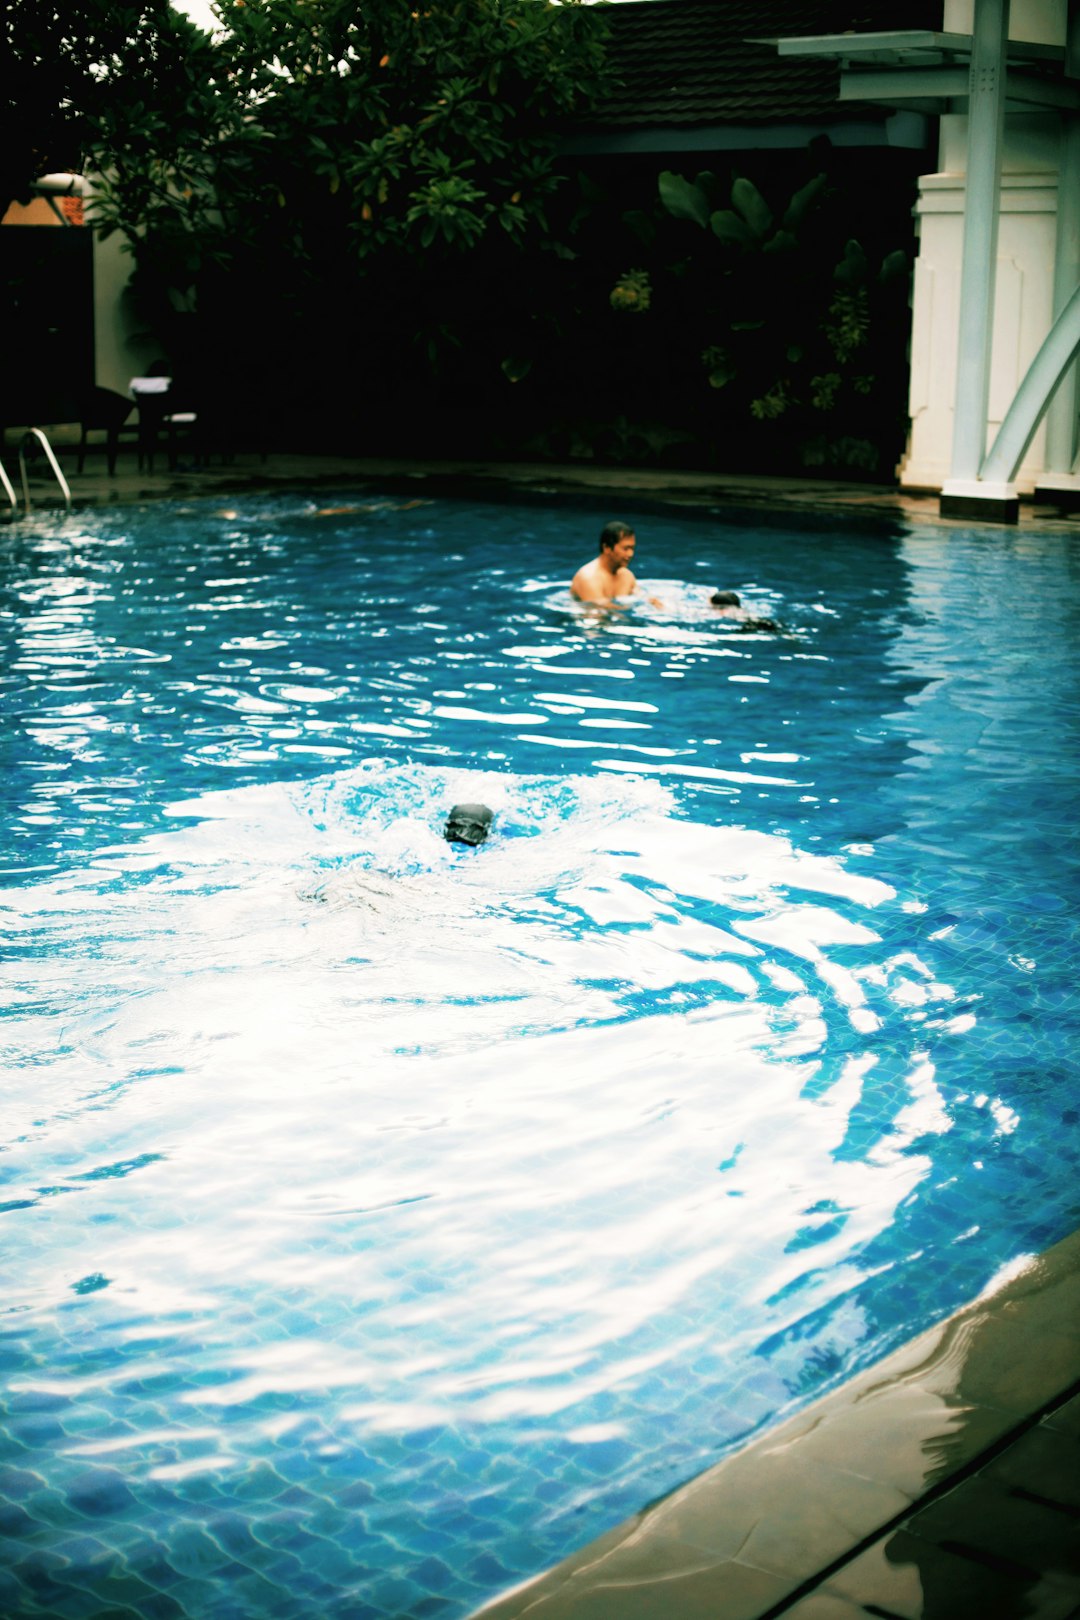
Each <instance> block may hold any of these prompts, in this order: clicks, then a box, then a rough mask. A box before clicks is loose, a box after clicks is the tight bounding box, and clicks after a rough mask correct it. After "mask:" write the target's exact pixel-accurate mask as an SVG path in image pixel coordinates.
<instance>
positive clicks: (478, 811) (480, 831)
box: [443, 804, 493, 844]
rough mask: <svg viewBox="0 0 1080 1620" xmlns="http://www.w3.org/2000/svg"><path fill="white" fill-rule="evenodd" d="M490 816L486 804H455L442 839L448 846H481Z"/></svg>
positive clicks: (486, 833) (489, 825) (486, 832)
mask: <svg viewBox="0 0 1080 1620" xmlns="http://www.w3.org/2000/svg"><path fill="white" fill-rule="evenodd" d="M492 815H493V812H492V811H491V810H489V809H488V807H487V805H486V804H455V805H454V808H453V809H452V810H451V812H450V815H449V816H448V818H447V822H446V828H445V831H444V832H443V837H444V838H445V839H446V841H447V843H448V844H482V843H483V842H484V839H485V838H486V837H487V835H488V831H489V829H490V827H491V820H492Z"/></svg>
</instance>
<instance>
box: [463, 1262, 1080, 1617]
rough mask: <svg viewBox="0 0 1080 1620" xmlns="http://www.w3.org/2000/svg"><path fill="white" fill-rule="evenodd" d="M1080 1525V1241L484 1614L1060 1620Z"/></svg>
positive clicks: (1076, 1572)
mask: <svg viewBox="0 0 1080 1620" xmlns="http://www.w3.org/2000/svg"><path fill="white" fill-rule="evenodd" d="M1070 1482H1071V1483H1070ZM1077 1519H1080V1230H1078V1231H1076V1232H1073V1233H1072V1234H1070V1235H1069V1236H1067V1237H1065V1238H1064V1239H1062V1240H1061V1241H1060V1242H1058V1243H1056V1244H1054V1245H1053V1246H1052V1247H1051V1248H1049V1249H1047V1250H1046V1251H1045V1252H1044V1253H1042V1254H1040V1255H1035V1256H1026V1257H1024V1258H1022V1259H1021V1260H1018V1261H1016V1262H1014V1263H1013V1264H1012V1265H1011V1266H1009V1267H1006V1268H1005V1269H1004V1270H1003V1271H1002V1272H1001V1273H999V1275H998V1277H997V1278H995V1279H994V1280H993V1281H992V1282H991V1283H990V1284H989V1285H988V1287H987V1288H986V1289H985V1290H984V1291H983V1293H982V1294H980V1295H979V1296H978V1297H977V1298H976V1299H974V1300H973V1301H971V1302H970V1303H969V1304H968V1305H966V1306H964V1307H963V1308H962V1309H960V1310H959V1311H956V1312H954V1313H953V1314H952V1315H951V1316H949V1317H947V1318H946V1319H945V1320H944V1321H942V1322H940V1323H939V1324H938V1325H937V1326H935V1327H932V1328H929V1329H927V1330H926V1331H925V1332H922V1333H920V1334H918V1335H917V1336H916V1337H915V1338H913V1339H911V1340H910V1341H908V1343H906V1344H904V1345H903V1346H902V1347H901V1348H900V1349H898V1350H895V1351H893V1352H892V1353H891V1354H889V1355H887V1356H885V1357H884V1358H883V1359H882V1360H880V1361H878V1362H876V1363H875V1364H874V1365H873V1366H871V1367H869V1368H867V1369H865V1370H864V1371H863V1372H860V1373H859V1374H857V1375H856V1376H855V1377H853V1378H851V1379H850V1380H849V1381H848V1382H846V1383H844V1384H842V1385H841V1386H839V1387H838V1388H836V1389H834V1390H832V1391H831V1392H830V1393H828V1394H826V1395H824V1396H822V1397H821V1398H819V1399H818V1400H816V1401H815V1402H813V1404H812V1405H810V1406H807V1407H805V1408H804V1409H803V1410H802V1411H800V1412H798V1413H797V1414H796V1415H795V1416H793V1417H791V1418H788V1419H787V1420H786V1421H784V1422H781V1423H780V1424H779V1425H777V1426H776V1427H775V1428H772V1429H769V1430H768V1431H766V1432H765V1433H764V1434H762V1435H760V1436H759V1437H758V1438H757V1439H755V1440H754V1441H752V1442H751V1443H750V1444H748V1445H746V1446H744V1447H743V1448H741V1449H740V1450H738V1451H736V1452H734V1453H732V1454H731V1455H729V1456H727V1457H725V1458H724V1459H723V1460H722V1461H721V1462H719V1463H717V1464H715V1465H714V1466H713V1467H711V1468H709V1469H707V1470H706V1471H705V1472H704V1473H702V1474H699V1475H698V1476H697V1477H696V1478H694V1479H692V1480H690V1481H689V1482H688V1483H686V1484H685V1485H682V1486H680V1487H678V1488H677V1489H676V1490H674V1491H672V1492H671V1493H670V1494H669V1495H667V1496H665V1497H662V1498H661V1499H660V1500H658V1501H656V1502H653V1503H651V1504H649V1505H648V1506H647V1507H645V1508H643V1509H642V1510H641V1511H640V1512H638V1513H636V1514H634V1515H633V1516H632V1517H631V1518H629V1519H627V1520H625V1521H624V1522H623V1523H622V1524H620V1525H618V1526H617V1527H616V1528H615V1529H613V1530H610V1531H608V1532H607V1533H606V1534H605V1535H602V1536H600V1537H599V1538H597V1539H596V1540H595V1541H592V1542H590V1543H589V1544H588V1545H586V1546H585V1547H582V1548H580V1549H579V1550H578V1551H577V1552H575V1553H572V1554H571V1555H570V1556H569V1557H568V1558H566V1559H564V1560H563V1561H562V1562H561V1563H559V1564H557V1565H555V1566H554V1567H553V1568H552V1569H549V1570H547V1571H546V1572H544V1573H542V1574H540V1575H538V1576H536V1577H534V1578H533V1579H531V1580H529V1581H527V1582H525V1583H523V1584H522V1585H520V1586H517V1587H515V1588H513V1589H512V1590H511V1591H509V1592H506V1593H503V1594H501V1595H500V1596H499V1597H497V1598H495V1599H494V1600H492V1601H490V1602H488V1603H486V1604H485V1605H484V1606H483V1607H482V1608H480V1609H479V1610H477V1611H476V1612H475V1620H481V1617H482V1620H525V1617H528V1620H616V1617H617V1620H672V1617H674V1616H677V1617H678V1620H706V1617H708V1620H772V1617H773V1616H779V1615H781V1614H783V1615H788V1614H790V1615H792V1616H797V1617H798V1620H847V1617H850V1620H855V1617H856V1616H865V1615H866V1613H867V1609H866V1607H864V1605H871V1607H870V1611H869V1612H870V1613H876V1614H890V1615H897V1616H907V1615H911V1616H912V1617H917V1616H920V1615H922V1614H923V1613H924V1612H926V1613H931V1612H933V1613H949V1614H950V1615H955V1616H957V1617H959V1616H961V1615H964V1616H966V1615H971V1616H975V1615H979V1616H982V1617H986V1616H988V1615H990V1614H999V1615H1004V1614H1017V1615H1019V1614H1021V1613H1023V1614H1027V1613H1029V1612H1030V1613H1036V1612H1037V1613H1038V1614H1039V1615H1040V1616H1042V1615H1044V1614H1045V1615H1046V1616H1048V1617H1051V1620H1052V1617H1053V1616H1056V1615H1058V1614H1060V1615H1061V1616H1062V1617H1063V1620H1064V1617H1066V1616H1069V1615H1072V1614H1073V1613H1074V1612H1075V1609H1076V1606H1077V1604H1078V1602H1080V1562H1078V1561H1077V1559H1076V1552H1075V1539H1076V1520H1077ZM1069 1537H1071V1538H1072V1541H1073V1548H1072V1553H1071V1555H1070V1554H1068V1553H1067V1552H1066V1550H1065V1548H1066V1543H1067V1540H1068V1538H1069ZM1032 1549H1034V1551H1033V1550H1032ZM1033 1582H1035V1583H1037V1587H1038V1596H1039V1600H1040V1604H1041V1606H1040V1607H1039V1608H1038V1609H1037V1610H1034V1609H1029V1608H1028V1607H1027V1606H1025V1605H1024V1604H1022V1603H1021V1602H1020V1598H1021V1597H1022V1596H1023V1595H1024V1594H1030V1592H1031V1591H1032V1583H1033ZM931 1592H936V1593H945V1592H947V1593H949V1594H951V1596H950V1601H949V1604H947V1605H946V1606H945V1607H942V1608H935V1607H933V1606H931V1607H929V1608H926V1609H925V1611H924V1606H923V1605H924V1597H925V1595H926V1594H928V1593H931ZM965 1592H970V1593H971V1594H972V1596H971V1599H970V1606H969V1605H968V1604H967V1602H966V1600H965V1598H964V1593H965ZM1010 1594H1011V1595H1012V1596H1011V1597H1010ZM1013 1598H1015V1600H1016V1606H1008V1605H1009V1602H1011V1601H1012V1599H1013ZM995 1604H998V1605H1004V1606H995Z"/></svg>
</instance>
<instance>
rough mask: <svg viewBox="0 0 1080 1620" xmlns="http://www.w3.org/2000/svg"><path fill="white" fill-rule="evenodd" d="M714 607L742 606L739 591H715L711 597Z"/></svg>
mask: <svg viewBox="0 0 1080 1620" xmlns="http://www.w3.org/2000/svg"><path fill="white" fill-rule="evenodd" d="M709 601H710V602H711V603H712V606H713V607H741V606H742V603H741V602H740V601H739V593H738V591H713V593H712V595H711V596H710V597H709Z"/></svg>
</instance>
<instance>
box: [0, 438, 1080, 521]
mask: <svg viewBox="0 0 1080 1620" xmlns="http://www.w3.org/2000/svg"><path fill="white" fill-rule="evenodd" d="M14 437H15V436H14V435H13V436H12V441H11V442H9V443H8V444H7V445H6V447H5V448H6V455H5V461H6V464H7V467H8V473H9V476H10V478H11V481H12V484H13V485H14V487H15V491H16V494H17V495H18V496H19V498H20V499H19V511H20V514H21V512H22V500H21V494H22V492H21V488H20V485H19V473H18V465H17V447H16V444H15V442H14ZM54 448H55V450H56V454H57V456H58V458H59V461H60V465H61V468H62V469H63V471H64V475H65V477H66V478H67V481H68V484H69V485H70V488H71V495H72V502H73V505H74V506H75V507H76V508H78V507H80V506H100V505H110V504H112V503H114V502H128V501H140V502H141V501H148V500H155V499H162V498H174V499H177V498H178V499H184V498H190V497H193V496H198V495H222V496H224V495H228V494H244V493H254V492H259V491H263V492H268V491H282V490H285V489H290V488H301V487H307V488H324V489H331V488H342V487H346V486H348V485H350V484H351V485H355V484H357V483H361V484H377V485H383V486H387V485H389V486H394V487H398V488H400V487H402V486H405V487H408V488H409V489H415V490H416V491H417V493H419V492H420V491H421V490H422V489H424V488H425V487H426V488H427V489H428V490H429V491H430V492H431V493H433V494H434V493H453V492H465V493H469V494H483V493H485V492H486V493H488V494H498V495H500V496H502V497H503V498H505V497H507V496H513V495H514V494H515V493H517V494H521V495H523V496H524V495H542V496H557V495H565V496H567V497H568V498H574V497H593V498H599V497H600V496H604V497H608V498H610V499H612V500H618V499H619V498H622V499H624V500H625V501H627V502H631V501H634V500H638V501H660V502H663V503H664V504H666V505H673V506H680V507H701V506H710V507H711V506H720V505H729V506H737V507H761V508H771V509H773V510H781V511H782V510H784V509H785V508H787V509H792V508H795V509H800V510H804V511H806V510H816V511H818V512H822V513H827V512H837V513H840V512H847V513H849V514H851V515H858V514H863V515H870V514H876V515H879V516H884V517H888V516H893V517H906V518H908V519H910V520H912V521H918V522H934V523H937V522H941V523H943V524H945V525H954V524H956V523H957V522H958V520H955V519H947V518H941V517H940V516H939V512H938V497H937V495H936V494H934V493H930V492H925V493H920V492H914V491H906V490H901V489H898V488H897V487H896V486H894V485H886V484H882V485H877V484H858V483H845V482H844V481H842V480H833V479H820V478H818V479H815V478H809V477H807V478H792V477H783V478H781V477H775V478H774V477H767V476H764V475H735V474H720V473H710V472H681V471H678V470H672V469H670V468H663V467H616V466H610V467H608V466H596V465H592V464H589V463H580V462H574V463H561V464H545V463H539V462H503V461H493V460H477V461H468V460H453V461H450V460H447V461H437V460H430V459H423V458H418V459H413V460H407V459H403V458H397V459H395V458H389V457H371V456H342V455H313V454H306V455H296V454H286V453H279V452H275V453H274V454H271V455H269V456H267V457H266V458H265V459H263V458H262V457H260V456H259V455H257V454H243V455H240V456H238V457H236V458H235V459H234V460H232V461H230V462H228V463H222V462H221V461H220V460H218V461H211V462H209V463H207V464H206V465H203V466H199V467H194V466H190V465H188V464H186V463H185V462H184V460H183V459H181V460H180V463H179V465H178V467H177V469H176V470H175V471H170V470H169V468H168V466H167V462H166V457H165V454H164V451H163V450H162V451H161V453H160V454H159V455H158V457H157V458H156V462H155V470H154V471H153V472H150V471H147V470H143V471H140V470H139V468H138V465H137V458H136V454H135V451H134V450H133V449H130V448H128V447H126V446H125V447H123V448H122V450H121V454H120V457H119V460H118V463H117V470H116V473H115V474H114V475H111V476H110V474H109V473H108V471H107V469H106V465H105V457H104V453H103V449H102V447H100V446H94V445H92V446H91V447H90V450H89V452H88V455H87V460H86V470H85V471H84V472H83V473H81V474H79V473H76V471H75V466H76V453H75V446H74V445H73V444H71V443H66V442H65V440H64V439H63V438H62V437H60V436H57V438H56V439H55V440H54ZM30 492H31V499H32V501H33V504H34V508H35V510H38V511H46V510H54V509H58V508H60V507H61V506H62V501H61V497H60V493H59V489H58V486H57V484H56V481H55V479H54V478H53V477H52V474H51V473H50V472H49V470H48V468H47V467H46V465H45V463H44V460H43V459H41V458H39V459H37V460H35V461H34V462H33V463H32V464H31V469H30ZM0 510H2V505H0ZM1032 524H1037V525H1038V526H1039V527H1040V528H1042V527H1045V526H1046V525H1047V524H1053V525H1055V526H1056V525H1059V524H1061V525H1064V526H1065V527H1067V528H1069V529H1071V530H1073V531H1075V530H1076V529H1077V527H1078V522H1077V519H1075V518H1074V519H1071V520H1070V519H1068V518H1066V517H1064V516H1063V515H1062V513H1060V512H1059V511H1057V510H1056V509H1055V508H1053V507H1049V506H1035V505H1032V504H1031V503H1024V504H1022V505H1021V509H1020V521H1019V527H1020V528H1021V529H1023V528H1025V527H1028V526H1030V525H1032ZM959 526H961V527H970V524H964V523H961V524H960V525H959ZM1000 528H1001V531H1002V532H1003V533H1006V534H1007V533H1009V532H1015V526H1013V525H1008V524H1002V525H1000Z"/></svg>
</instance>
